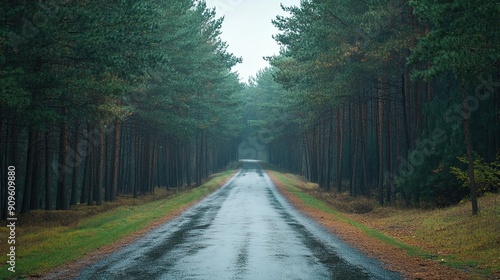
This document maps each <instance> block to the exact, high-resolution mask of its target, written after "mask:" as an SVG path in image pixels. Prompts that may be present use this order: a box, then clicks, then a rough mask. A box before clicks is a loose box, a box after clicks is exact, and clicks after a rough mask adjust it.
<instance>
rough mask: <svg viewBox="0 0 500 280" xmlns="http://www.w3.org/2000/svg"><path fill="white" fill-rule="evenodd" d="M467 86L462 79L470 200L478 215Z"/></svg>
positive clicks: (473, 213)
mask: <svg viewBox="0 0 500 280" xmlns="http://www.w3.org/2000/svg"><path fill="white" fill-rule="evenodd" d="M466 98H467V88H466V86H465V82H464V81H462V106H463V110H464V135H465V145H466V148H467V163H468V165H469V168H468V170H469V188H470V200H471V203H472V215H477V214H478V212H479V209H478V208H479V207H478V204H477V191H476V182H475V180H474V158H473V155H472V143H471V137H470V129H469V117H470V112H469V111H468V109H467V102H466Z"/></svg>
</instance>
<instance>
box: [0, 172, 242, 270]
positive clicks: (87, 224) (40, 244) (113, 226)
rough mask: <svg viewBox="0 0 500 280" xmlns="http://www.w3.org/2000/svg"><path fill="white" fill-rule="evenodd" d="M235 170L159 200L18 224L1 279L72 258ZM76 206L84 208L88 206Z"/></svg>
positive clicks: (185, 201) (196, 195) (200, 193)
mask: <svg viewBox="0 0 500 280" xmlns="http://www.w3.org/2000/svg"><path fill="white" fill-rule="evenodd" d="M234 171H235V170H234V169H232V170H228V171H226V172H223V173H221V174H218V175H217V176H215V177H214V178H213V179H212V180H210V181H209V182H207V183H205V184H204V185H203V186H200V187H197V188H194V189H189V190H186V191H180V192H178V193H176V194H173V195H172V196H169V197H168V198H163V199H161V200H157V201H152V202H147V203H145V204H141V205H137V201H136V200H135V201H134V199H132V198H127V199H125V201H122V202H121V203H122V204H124V205H122V206H118V207H115V208H112V209H111V210H108V211H105V212H103V213H98V214H95V215H92V216H90V217H87V218H83V219H81V220H80V221H79V222H76V223H74V224H72V225H68V226H64V225H57V224H58V223H57V222H55V223H54V224H55V226H49V227H47V222H46V221H45V222H43V223H41V224H40V225H38V224H37V223H36V221H34V222H33V224H30V225H29V226H27V227H25V228H23V227H22V226H21V227H20V228H19V229H18V231H17V232H16V233H17V234H16V235H17V236H16V272H15V273H12V272H9V271H8V270H7V268H8V266H7V265H6V264H4V263H5V262H2V265H1V266H0V279H8V278H15V277H17V278H19V277H21V278H22V277H25V276H29V275H37V274H39V273H43V272H46V271H48V270H50V269H52V268H55V267H57V266H60V265H62V264H65V263H68V262H71V261H75V260H77V259H79V258H81V257H83V256H84V255H85V254H87V253H89V252H91V251H95V250H98V249H99V248H101V247H103V246H105V245H108V244H111V243H113V242H116V241H118V240H120V239H121V238H124V237H126V236H129V235H131V234H133V233H135V232H137V231H139V230H141V229H143V228H146V227H148V226H149V225H151V224H152V223H153V222H155V221H157V220H159V219H161V218H162V217H165V216H167V215H169V214H170V213H173V212H174V211H176V210H178V209H182V208H183V207H185V206H186V205H189V204H190V203H193V202H195V201H197V200H199V199H201V198H203V197H205V196H206V195H208V194H210V193H212V192H213V191H215V190H216V189H218V188H219V187H220V186H221V185H222V184H223V182H225V181H226V180H227V179H228V178H229V177H230V176H231V175H232V174H234ZM79 209H80V210H81V211H85V209H87V208H85V207H81V208H79ZM88 209H91V208H88ZM63 212H64V211H58V213H61V214H60V215H64V213H63ZM71 212H75V211H73V210H69V211H66V213H67V214H68V215H69V214H71ZM40 215H42V214H40ZM0 234H1V237H2V238H1V240H2V243H7V242H5V237H6V236H7V235H6V234H7V231H6V230H5V229H2V231H1V232H0ZM2 249H6V248H2ZM2 252H4V250H2ZM4 258H5V257H4Z"/></svg>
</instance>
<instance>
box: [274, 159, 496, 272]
mask: <svg viewBox="0 0 500 280" xmlns="http://www.w3.org/2000/svg"><path fill="white" fill-rule="evenodd" d="M268 170H269V172H270V173H271V175H272V177H274V178H276V180H278V181H279V183H281V185H282V186H284V187H285V190H286V191H287V192H289V193H290V194H292V195H294V196H295V197H297V198H298V199H299V200H300V201H301V202H303V203H304V204H306V205H307V206H309V207H311V208H314V209H317V210H319V211H322V212H324V213H328V214H331V215H333V216H334V217H335V219H336V220H338V221H341V222H343V223H347V224H350V225H352V226H354V227H355V228H357V229H359V230H361V231H362V232H364V233H365V234H366V235H368V236H370V237H372V238H375V239H378V240H380V241H382V242H384V243H386V244H389V245H390V246H393V247H396V248H400V249H402V250H404V251H405V252H406V254H408V255H409V256H418V257H421V258H424V259H430V260H434V261H438V262H439V263H442V264H445V265H447V266H450V267H454V268H458V269H460V270H464V271H473V272H474V273H478V274H481V275H484V276H490V277H491V276H492V275H497V274H498V273H499V271H500V254H499V252H500V251H499V250H500V249H499V248H500V236H499V235H498V232H500V224H499V222H498V221H500V204H499V203H498V202H499V201H500V195H498V194H490V195H487V196H485V197H482V198H481V199H480V206H481V214H480V215H478V216H477V217H475V216H472V215H471V214H470V209H469V208H470V206H469V204H468V203H464V204H462V205H458V206H455V207H450V208H447V209H434V210H415V209H410V210H408V209H397V208H391V207H379V206H373V209H372V210H370V211H368V212H366V213H362V214H353V212H352V209H355V208H352V207H349V206H348V205H347V203H346V202H345V201H346V198H345V197H344V196H342V195H338V194H337V195H335V194H332V193H327V192H322V191H320V190H319V189H318V187H317V186H315V185H314V184H311V183H307V182H304V181H303V180H302V179H301V178H299V177H297V176H295V175H292V174H284V173H281V172H278V171H275V170H272V168H270V169H268ZM361 200H363V201H362V203H366V202H365V201H364V200H366V198H361ZM353 204H356V202H355V201H354V202H353ZM338 205H342V206H345V208H336V207H335V206H338ZM371 205H376V203H373V204H371ZM370 207H372V206H370Z"/></svg>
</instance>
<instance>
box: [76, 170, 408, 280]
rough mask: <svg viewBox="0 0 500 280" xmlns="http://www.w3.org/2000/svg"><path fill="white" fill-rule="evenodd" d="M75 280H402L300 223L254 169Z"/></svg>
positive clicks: (262, 174) (310, 225)
mask: <svg viewBox="0 0 500 280" xmlns="http://www.w3.org/2000/svg"><path fill="white" fill-rule="evenodd" d="M78 279H120V280H125V279H273V280H277V279H287V280H288V279H342V280H343V279H399V275H398V274H396V273H393V272H389V271H386V270H384V269H383V268H381V267H380V264H379V263H378V262H376V261H375V260H373V259H370V258H368V257H366V256H364V255H362V254H361V253H359V252H358V251H356V250H354V249H352V248H351V247H349V246H347V245H346V244H345V243H343V242H341V241H340V240H338V239H337V238H336V237H334V236H332V235H330V234H329V233H327V232H326V231H325V230H324V229H323V228H322V227H321V226H319V225H318V224H317V223H315V222H314V221H311V220H310V219H308V218H306V217H304V216H303V215H302V214H300V213H299V212H298V211H296V210H295V209H294V208H293V207H291V206H290V205H289V204H288V202H287V201H286V200H285V199H284V198H283V197H282V196H281V195H280V194H279V193H278V191H277V190H276V188H275V186H274V185H273V184H272V182H271V181H270V179H269V177H268V176H267V174H265V172H264V171H263V170H262V168H261V167H260V165H259V164H258V163H256V162H250V161H249V162H245V163H244V164H243V167H242V170H241V171H240V172H239V173H238V174H237V175H236V176H235V177H233V179H232V180H231V181H229V182H228V183H227V184H226V185H225V186H224V187H222V188H221V189H219V190H218V191H217V192H215V193H213V194H212V195H210V196H209V197H207V198H205V199H204V200H203V201H202V202H200V203H199V204H197V205H195V206H194V207H192V208H191V209H189V210H188V211H186V212H185V213H184V214H182V215H181V216H180V217H179V218H177V219H175V220H173V221H171V222H169V223H167V224H165V225H163V226H161V227H159V228H157V229H156V230H154V231H152V232H151V233H150V234H148V235H146V236H145V237H144V238H142V239H140V240H139V241H137V242H135V243H133V244H131V245H129V246H127V247H125V248H123V249H122V250H120V251H118V252H116V253H114V254H113V255H111V256H109V257H107V258H105V259H103V260H102V261H100V262H97V263H96V264H94V265H92V266H90V267H88V268H86V269H85V270H83V271H82V273H81V274H80V277H79V278H78Z"/></svg>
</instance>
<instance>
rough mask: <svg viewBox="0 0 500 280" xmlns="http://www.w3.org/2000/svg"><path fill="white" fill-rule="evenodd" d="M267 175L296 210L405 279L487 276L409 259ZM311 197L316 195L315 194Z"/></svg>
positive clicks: (480, 277)
mask: <svg viewBox="0 0 500 280" xmlns="http://www.w3.org/2000/svg"><path fill="white" fill-rule="evenodd" d="M267 174H268V175H269V177H270V178H271V180H272V181H273V183H274V185H275V186H276V187H277V188H278V190H279V192H280V193H281V194H282V195H283V196H284V197H285V198H286V199H287V200H288V201H289V202H290V203H291V204H292V205H293V206H294V207H296V208H297V209H298V210H300V211H301V212H302V213H305V214H306V215H307V216H308V217H310V218H312V219H313V220H315V221H317V222H319V223H320V224H321V225H323V226H324V227H325V228H326V229H328V230H329V231H330V232H332V233H333V234H335V235H336V236H338V237H339V238H340V239H342V240H343V241H345V242H347V243H348V244H350V245H351V246H352V247H354V248H356V249H358V250H360V251H362V252H364V253H365V254H367V255H368V256H370V257H372V258H374V259H377V260H379V261H380V262H381V263H382V264H383V266H384V267H385V268H386V269H388V270H391V271H396V272H399V273H401V275H402V276H403V277H404V279H415V280H417V279H425V280H432V279H436V280H437V279H440V280H441V279H442V280H448V279H463V280H467V279H484V276H481V275H477V274H474V273H470V272H465V271H462V270H459V269H455V268H452V267H449V266H445V265H443V264H440V263H438V262H436V261H433V260H429V259H423V258H421V257H417V256H409V255H408V254H407V253H406V252H405V251H404V250H402V249H399V248H396V247H393V246H390V245H388V244H386V243H383V242H382V241H380V240H378V239H375V238H372V237H370V236H368V235H366V234H365V233H364V232H362V231H361V230H360V229H358V228H356V227H354V226H353V225H351V224H349V223H346V222H343V221H339V219H338V217H336V216H335V215H333V214H329V213H326V212H323V211H320V210H317V209H314V208H312V207H310V206H308V205H306V204H305V203H304V202H303V201H302V200H300V199H299V198H298V197H297V196H296V195H294V194H293V193H291V192H290V191H289V190H288V189H287V188H286V187H285V186H284V185H283V184H282V183H281V182H280V181H279V180H278V179H277V178H276V177H275V176H274V175H273V174H272V173H271V172H269V171H267ZM311 195H313V196H314V194H311ZM317 198H318V197H317ZM318 199H321V198H318ZM349 218H351V217H349ZM360 223H362V222H360ZM366 226H368V225H366ZM493 279H494V278H493Z"/></svg>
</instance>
